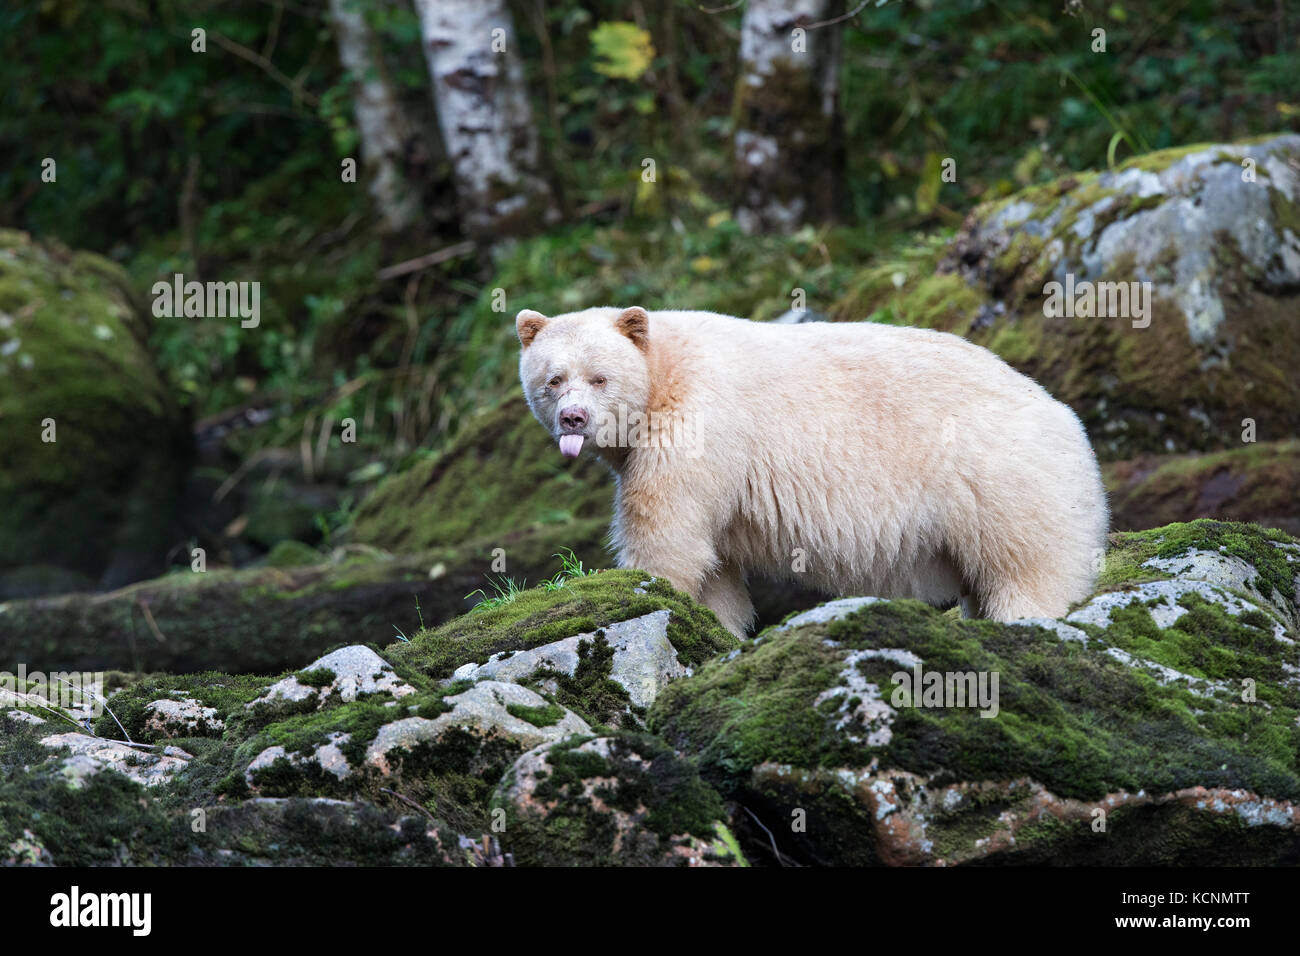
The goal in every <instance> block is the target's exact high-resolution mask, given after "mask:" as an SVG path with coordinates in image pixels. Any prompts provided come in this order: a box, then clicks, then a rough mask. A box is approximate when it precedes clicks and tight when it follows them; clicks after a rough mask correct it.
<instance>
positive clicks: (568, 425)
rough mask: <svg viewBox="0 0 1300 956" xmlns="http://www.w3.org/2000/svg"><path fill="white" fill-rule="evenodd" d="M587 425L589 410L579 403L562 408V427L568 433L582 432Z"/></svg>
mask: <svg viewBox="0 0 1300 956" xmlns="http://www.w3.org/2000/svg"><path fill="white" fill-rule="evenodd" d="M586 427H587V411H586V409H584V408H582V407H581V406H579V405H570V406H569V407H568V408H561V409H560V428H561V429H563V430H564V431H565V432H566V433H568V434H572V433H573V432H580V431H582V430H583V429H584V428H586Z"/></svg>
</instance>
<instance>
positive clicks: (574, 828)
mask: <svg viewBox="0 0 1300 956" xmlns="http://www.w3.org/2000/svg"><path fill="white" fill-rule="evenodd" d="M493 802H494V806H496V807H499V808H501V809H503V810H504V811H505V830H504V834H505V835H504V836H503V838H502V843H503V847H504V848H505V849H506V850H507V851H508V852H510V853H512V854H513V856H514V858H515V861H516V863H517V864H519V865H522V866H744V865H746V863H745V858H744V856H743V854H742V853H741V852H740V848H739V846H738V845H737V844H736V842H735V839H734V838H733V837H732V836H731V833H730V831H729V830H728V829H727V825H726V813H725V811H724V808H723V803H722V799H721V797H719V796H718V794H717V792H716V791H714V790H713V788H712V787H710V786H709V785H708V784H706V783H705V782H704V781H703V780H701V779H700V777H699V774H698V773H697V772H696V770H695V768H694V767H692V766H691V765H690V764H689V763H688V762H687V761H684V760H682V759H681V758H679V757H678V756H677V755H676V754H674V753H673V751H672V749H671V748H669V747H668V746H667V745H666V744H664V743H663V741H661V740H657V739H655V738H654V737H651V736H649V735H646V734H626V733H624V734H618V735H615V736H609V737H574V738H571V739H569V740H565V741H563V742H561V743H557V744H550V745H545V746H542V747H538V748H536V749H535V750H530V751H529V752H528V753H526V754H524V755H523V756H522V757H520V758H519V759H518V760H517V761H516V762H515V764H514V766H513V767H512V768H511V770H510V772H509V773H508V774H507V775H506V777H505V779H503V780H502V782H501V786H500V787H499V788H498V790H497V794H496V797H495V798H494V801H493Z"/></svg>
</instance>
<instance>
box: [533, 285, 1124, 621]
mask: <svg viewBox="0 0 1300 956" xmlns="http://www.w3.org/2000/svg"><path fill="white" fill-rule="evenodd" d="M515 326H516V330H517V332H518V335H519V341H520V343H521V344H522V346H523V351H522V355H521V357H520V363H519V374H520V380H521V381H522V383H523V388H524V392H525V394H526V396H527V399H528V404H529V407H530V408H531V409H532V410H533V414H534V415H536V416H537V419H538V421H540V422H541V423H542V424H543V425H544V426H546V428H547V429H549V430H550V432H551V434H552V435H553V436H554V437H555V439H556V441H557V442H558V443H559V446H560V451H561V453H563V454H564V455H566V456H577V455H578V454H580V453H581V452H582V451H583V449H589V450H591V451H593V452H594V453H595V454H597V455H599V456H600V457H601V458H603V459H604V460H605V462H606V463H607V464H608V465H609V466H610V467H611V468H612V469H613V472H614V475H615V479H616V483H617V494H616V498H615V501H616V504H615V514H614V521H613V526H612V530H611V538H612V541H613V545H614V547H615V549H616V551H617V556H618V562H619V564H620V566H622V567H635V568H640V569H641V570H644V571H648V572H650V573H652V574H657V575H662V576H664V577H666V578H667V579H668V580H669V581H671V582H672V584H673V585H674V586H675V587H677V588H678V589H680V590H682V591H684V592H686V593H687V594H690V595H691V596H692V597H694V598H696V599H697V600H700V601H702V602H703V603H704V604H705V605H707V606H708V607H709V608H711V609H712V610H713V611H714V612H715V613H716V614H717V616H718V619H719V620H720V621H721V622H722V624H723V625H724V626H726V627H727V628H728V629H729V630H730V631H732V632H733V633H735V634H737V635H743V634H744V632H745V630H746V627H747V626H748V625H749V624H750V622H751V620H752V618H753V605H752V604H751V603H750V599H749V593H748V590H747V588H746V584H745V575H746V573H747V572H750V571H759V572H764V573H767V574H769V575H778V576H780V575H784V576H800V577H801V578H802V580H803V582H804V583H806V584H808V585H810V586H812V587H814V588H819V589H821V590H823V591H827V592H830V593H834V594H855V595H874V596H877V597H882V598H900V597H912V598H918V599H920V600H922V601H927V602H930V603H931V604H935V605H939V606H945V605H951V604H953V603H955V602H960V603H961V607H962V610H963V613H965V614H966V615H968V616H983V617H989V618H994V619H996V620H1001V621H1009V620H1014V619H1017V618H1022V617H1059V616H1061V615H1064V614H1065V613H1066V611H1067V609H1068V608H1069V606H1070V605H1071V603H1073V602H1075V601H1079V600H1082V599H1083V598H1085V597H1087V596H1088V595H1089V594H1090V593H1091V591H1092V587H1093V584H1094V582H1095V580H1096V576H1097V573H1098V571H1099V570H1100V566H1101V557H1102V555H1103V554H1104V552H1105V546H1106V532H1107V527H1108V524H1109V514H1108V509H1107V504H1106V494H1105V490H1104V488H1103V486H1102V481H1101V474H1100V471H1099V469H1098V467H1097V460H1096V457H1095V456H1094V455H1093V452H1092V448H1091V446H1090V445H1089V443H1088V439H1087V436H1086V435H1085V433H1084V430H1083V427H1082V425H1081V424H1080V423H1079V420H1078V418H1077V417H1076V416H1075V414H1074V413H1073V412H1072V411H1071V410H1070V409H1069V408H1068V407H1066V406H1065V405H1063V404H1061V403H1060V402H1058V401H1056V400H1055V399H1053V398H1052V397H1051V396H1050V395H1048V394H1047V392H1046V391H1044V390H1043V388H1042V387H1041V386H1039V385H1038V384H1037V383H1036V382H1034V381H1033V380H1031V379H1029V378H1027V377H1025V376H1024V375H1021V374H1020V373H1019V372H1017V371H1015V370H1014V369H1012V368H1011V367H1010V366H1008V365H1007V364H1006V363H1004V362H1003V361H1002V360H1001V359H999V358H998V357H997V356H996V355H994V354H993V353H992V352H989V351H988V350H986V349H983V348H980V347H979V346H976V345H972V344H971V343H969V342H967V341H965V340H964V339H961V338H959V337H957V336H955V335H949V334H947V333H943V332H935V331H930V330H927V329H914V328H900V327H895V326H888V325H878V324H874V323H869V322H860V323H829V322H809V323H804V324H797V325H785V324H766V323H761V322H751V321H748V320H746V319H738V318H733V317H730V316H724V315H717V314H715V313H712V312H675V311H674V312H668V311H665V312H647V311H646V310H645V309H642V308H639V307H633V308H628V309H617V308H596V309H587V310H586V311H583V312H574V313H570V314H567V315H560V316H556V317H554V318H547V317H545V316H543V315H541V314H540V313H538V312H534V311H532V310H529V309H525V310H524V311H522V312H520V313H519V315H518V317H517V319H516V322H515Z"/></svg>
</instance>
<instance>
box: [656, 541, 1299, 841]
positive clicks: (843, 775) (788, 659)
mask: <svg viewBox="0 0 1300 956" xmlns="http://www.w3.org/2000/svg"><path fill="white" fill-rule="evenodd" d="M1115 539H1116V540H1115V547H1114V548H1113V549H1112V552H1111V555H1110V560H1109V562H1108V567H1107V572H1106V574H1105V575H1103V583H1102V591H1101V592H1100V593H1099V595H1098V596H1097V598H1094V599H1090V601H1088V602H1085V603H1084V605H1083V606H1082V607H1080V608H1079V609H1078V610H1077V611H1075V612H1073V613H1072V614H1071V615H1069V616H1068V617H1067V618H1066V619H1065V620H1064V621H1047V620H1030V621H1025V622H1019V623H1016V624H1000V623H997V622H992V621H973V620H962V619H960V618H958V617H956V616H955V615H954V614H953V613H941V612H938V611H935V610H934V609H932V608H929V607H927V606H925V605H922V604H919V603H916V602H911V601H892V602H889V601H874V600H871V599H864V600H860V601H858V602H856V608H857V609H856V610H852V613H848V614H847V616H844V615H843V612H844V611H845V610H849V609H851V608H852V607H854V606H855V604H854V603H850V604H847V605H845V606H844V607H843V608H841V609H840V611H839V612H837V613H836V614H809V615H801V616H797V617H795V618H793V619H792V620H791V621H790V622H787V624H786V625H784V626H783V627H782V628H778V629H769V630H768V631H766V632H764V633H763V634H762V635H760V636H759V637H758V638H757V639H755V640H754V641H751V642H748V643H746V644H745V645H744V646H743V647H742V648H741V649H740V650H739V651H737V652H733V653H732V654H730V655H728V656H727V657H725V658H723V659H721V660H718V661H714V662H710V663H707V664H705V665H704V666H703V667H701V668H700V669H699V670H698V671H697V673H696V674H695V675H694V676H692V677H689V678H686V679H683V680H680V681H677V682H674V683H673V684H671V685H669V686H668V687H667V688H666V689H665V691H664V692H663V693H662V694H661V695H660V697H659V698H658V700H657V701H656V702H655V704H654V706H653V707H652V708H651V711H650V715H649V726H650V729H651V730H652V731H653V732H654V733H656V734H658V735H659V736H661V737H663V738H664V739H665V740H667V741H668V742H669V743H670V744H671V745H672V746H674V747H676V748H677V749H679V750H680V751H683V752H684V753H686V754H688V755H691V756H693V757H694V758H695V759H696V760H697V762H698V765H699V767H700V770H701V774H702V775H703V777H704V778H705V779H706V780H708V781H709V782H711V783H712V784H714V785H715V786H716V787H717V788H718V789H719V790H720V792H721V793H722V795H723V796H724V797H725V798H727V799H730V800H735V801H737V802H738V803H739V804H741V805H743V806H745V807H747V808H749V810H751V811H753V812H754V813H756V814H757V815H758V816H759V819H760V820H761V821H763V826H764V827H766V830H767V831H770V832H771V834H773V835H774V838H775V840H776V842H777V844H778V846H779V852H780V853H782V854H785V855H788V856H790V857H792V858H794V859H796V860H799V861H801V862H809V863H832V864H877V863H894V864H933V863H940V862H945V863H963V862H971V863H973V862H979V863H1010V862H1046V861H1055V862H1062V861H1068V862H1079V863H1085V862H1115V861H1119V860H1123V861H1124V862H1126V863H1130V864H1132V863H1144V862H1145V863H1153V864H1154V863H1162V864H1163V863H1179V862H1200V863H1209V862H1220V863H1231V862H1242V861H1244V860H1247V859H1253V860H1254V861H1255V862H1257V863H1258V862H1285V861H1290V862H1295V861H1296V860H1300V724H1298V723H1297V719H1298V718H1300V668H1297V666H1296V665H1297V661H1296V652H1295V646H1296V644H1295V641H1296V638H1297V637H1300V628H1297V627H1296V626H1295V624H1294V619H1288V618H1287V615H1286V614H1284V613H1283V612H1284V610H1285V609H1286V607H1288V606H1290V607H1291V608H1292V610H1295V604H1294V600H1295V598H1294V586H1295V579H1296V575H1297V572H1300V542H1296V541H1295V540H1294V539H1291V538H1289V537H1288V536H1286V535H1284V534H1282V533H1280V532H1272V531H1266V530H1264V529H1259V528H1256V527H1254V526H1250V525H1238V524H1233V523H1227V522H1209V521H1206V522H1194V523H1192V524H1187V525H1172V526H1170V527H1167V528H1163V529H1153V530H1152V531H1148V532H1143V533H1141V534H1135V535H1117V536H1115ZM1215 561H1220V562H1221V564H1222V569H1226V570H1225V572H1224V574H1223V575H1222V576H1221V577H1216V573H1217V571H1216V570H1215V567H1214V562H1215ZM1147 562H1151V563H1150V564H1148V563H1147ZM1240 566H1248V567H1250V568H1252V569H1253V577H1252V578H1251V579H1250V580H1247V581H1242V582H1240V583H1241V587H1240V588H1239V589H1236V588H1233V587H1232V580H1233V579H1232V578H1231V575H1230V574H1228V573H1227V572H1228V571H1233V569H1236V568H1239V567H1240ZM1234 573H1235V571H1234ZM1171 588H1172V589H1174V590H1176V591H1178V592H1179V593H1181V594H1183V597H1184V599H1183V603H1182V604H1181V605H1179V606H1176V607H1175V606H1164V605H1163V604H1160V605H1159V606H1157V604H1159V602H1155V601H1153V600H1152V599H1150V598H1149V597H1148V591H1147V590H1144V589H1155V590H1154V591H1153V592H1152V593H1155V592H1157V591H1160V590H1161V589H1171ZM1288 588H1290V589H1291V590H1290V591H1289V593H1288ZM1162 600H1163V598H1162ZM1287 620H1290V623H1287ZM1099 621H1100V622H1102V623H1098V622H1099ZM918 667H919V668H920V669H921V673H922V674H923V675H927V674H932V673H933V674H936V675H944V681H943V683H941V684H940V685H939V689H938V696H933V695H931V692H932V691H933V690H934V688H933V686H932V685H931V684H930V683H929V680H928V679H926V678H924V677H923V679H922V683H921V684H920V688H921V690H922V691H923V693H919V694H917V695H915V696H913V695H912V694H911V693H910V692H909V691H910V688H909V687H908V686H907V684H906V683H905V682H904V677H906V678H909V679H910V678H913V677H914V676H915V674H916V673H917V672H916V668H918ZM950 674H951V675H967V674H969V675H971V676H972V680H973V682H968V681H967V680H966V679H965V678H961V679H957V678H954V679H953V680H951V681H949V680H948V678H947V675H950ZM995 675H996V679H997V684H996V693H995V694H994V693H992V688H993V686H994V685H993V683H992V681H993V678H994V676H995ZM980 680H983V681H984V682H985V683H984V684H983V685H982V689H983V690H984V691H985V692H987V696H985V697H984V698H983V699H982V700H979V701H978V705H971V704H972V702H975V701H977V697H978V693H979V691H980V690H981V685H980V684H979V683H978V682H979V681H980ZM958 689H961V690H963V691H964V692H969V694H970V696H969V698H968V699H967V700H966V704H967V706H962V705H961V703H962V701H961V699H960V698H958V697H956V691H957V690H958ZM945 693H950V694H951V695H952V696H945ZM913 702H919V703H920V704H921V705H923V706H913ZM993 704H995V705H996V706H992V705H993ZM982 713H986V714H989V716H982ZM1098 811H1100V815H1099V814H1098ZM1102 818H1106V820H1105V828H1104V829H1100V830H1099V829H1097V828H1096V821H1097V820H1098V819H1102ZM792 821H794V822H795V823H797V824H798V825H797V826H792V825H791V822H792ZM734 822H735V824H736V828H737V831H738V833H739V834H741V835H742V837H743V841H744V845H745V846H746V847H747V849H749V850H750V851H751V858H753V857H754V856H757V857H759V858H760V859H762V858H766V859H770V858H771V856H772V854H771V852H770V851H766V850H763V849H762V847H764V846H765V845H768V844H769V837H768V834H767V832H765V831H764V830H761V829H758V828H757V827H756V826H747V825H746V821H745V820H742V819H738V818H737V819H736V820H735V821H734ZM1252 854H1253V856H1252Z"/></svg>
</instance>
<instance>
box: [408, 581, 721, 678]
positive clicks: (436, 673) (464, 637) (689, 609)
mask: <svg viewBox="0 0 1300 956" xmlns="http://www.w3.org/2000/svg"><path fill="white" fill-rule="evenodd" d="M665 609H666V610H668V611H669V618H668V640H669V641H670V642H671V643H672V645H673V648H674V649H675V650H676V651H677V655H678V658H679V659H680V660H681V661H682V663H683V664H685V665H686V666H688V667H692V666H696V665H698V664H701V663H703V662H704V661H706V660H708V659H709V658H711V657H714V656H716V655H717V654H719V653H722V652H723V651H726V650H729V649H731V648H733V647H735V646H736V644H737V641H736V638H735V637H733V636H732V635H731V634H730V633H729V632H728V631H727V630H726V629H725V628H723V627H722V625H721V624H719V623H718V619H717V618H716V617H715V616H714V615H713V612H712V611H710V610H708V609H707V608H705V607H703V606H702V605H700V604H696V603H695V602H694V601H692V600H691V599H690V598H689V597H688V596H686V595H685V594H682V593H681V592H680V591H678V590H676V589H675V588H673V586H672V585H671V584H669V583H668V582H667V581H666V580H664V579H662V578H655V577H654V576H652V575H649V574H646V573H645V572H644V571H636V570H626V569H624V570H615V571H601V572H600V573H598V574H588V575H585V576H583V577H570V578H567V579H565V580H564V582H563V586H561V587H558V588H550V587H534V588H529V589H526V590H523V591H518V592H516V593H515V594H514V595H513V596H511V597H509V598H508V599H506V600H504V601H501V602H488V603H487V604H485V605H484V609H482V610H476V611H474V612H472V613H470V614H465V615H462V616H460V617H457V618H454V619H453V620H451V621H448V622H447V623H445V624H443V625H441V626H439V627H436V628H433V629H431V630H427V631H421V632H420V633H419V634H417V635H415V637H413V638H412V639H411V641H410V642H409V643H398V644H393V645H390V646H389V647H388V648H387V649H386V651H385V656H387V657H388V659H389V660H391V661H392V662H393V663H394V664H395V665H404V666H406V667H410V668H413V669H414V670H416V671H418V672H419V673H421V674H424V675H426V676H428V677H431V678H435V679H446V678H449V677H451V676H452V673H453V672H454V671H455V670H456V669H457V668H458V667H461V666H463V665H465V664H485V663H487V661H488V659H489V658H490V657H491V656H492V655H494V654H500V653H503V652H510V651H521V650H526V649H530V648H535V647H540V646H542V645H544V644H551V643H553V642H555V641H559V640H563V639H564V638H568V637H572V636H573V635H575V634H581V633H591V632H594V631H597V630H599V629H600V628H604V627H608V626H610V625H611V624H615V623H617V622H619V621H627V620H630V619H632V618H636V617H641V616H643V615H646V614H651V613H653V612H655V611H659V610H665Z"/></svg>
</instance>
